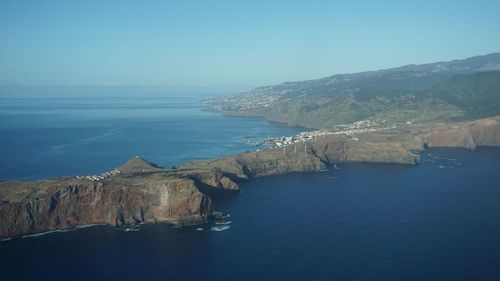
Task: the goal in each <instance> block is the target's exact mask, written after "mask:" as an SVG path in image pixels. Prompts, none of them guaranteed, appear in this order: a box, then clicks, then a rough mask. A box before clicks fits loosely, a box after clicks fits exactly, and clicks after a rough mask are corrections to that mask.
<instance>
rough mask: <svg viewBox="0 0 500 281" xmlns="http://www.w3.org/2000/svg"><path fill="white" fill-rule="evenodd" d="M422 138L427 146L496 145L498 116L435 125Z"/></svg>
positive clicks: (498, 140) (499, 125)
mask: <svg viewBox="0 0 500 281" xmlns="http://www.w3.org/2000/svg"><path fill="white" fill-rule="evenodd" d="M423 139H424V141H425V143H426V145H427V146H428V147H463V148H467V149H471V150H474V149H475V148H476V146H498V145H500V117H491V118H486V119H480V120H476V121H472V122H461V123H456V124H451V125H446V124H445V125H440V126H436V127H435V128H431V129H430V130H429V131H428V132H427V133H426V134H425V135H424V138H423Z"/></svg>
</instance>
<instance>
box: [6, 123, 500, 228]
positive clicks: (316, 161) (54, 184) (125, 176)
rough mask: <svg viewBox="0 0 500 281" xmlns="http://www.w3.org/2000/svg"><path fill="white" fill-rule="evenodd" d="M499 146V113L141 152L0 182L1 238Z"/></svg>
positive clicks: (140, 217) (199, 207) (164, 217)
mask: <svg viewBox="0 0 500 281" xmlns="http://www.w3.org/2000/svg"><path fill="white" fill-rule="evenodd" d="M483 145H488V146H498V145H500V117H492V118H487V119H481V120H476V121H472V122H461V123H453V124H446V123H442V124H432V125H427V126H408V127H404V128H396V129H388V130H383V131H378V132H371V133H364V134H359V135H357V136H356V138H353V137H347V136H342V135H327V136H324V137H320V138H318V139H316V140H310V141H306V142H304V143H298V144H293V145H289V146H287V147H286V148H280V149H270V150H265V151H257V152H248V153H242V154H237V155H234V156H231V157H226V158H221V159H215V160H203V161H195V162H192V163H187V164H184V165H180V166H179V167H177V168H175V169H164V168H161V167H159V166H157V165H155V164H153V163H151V162H148V161H147V160H144V159H141V158H139V157H135V158H133V159H131V160H129V161H128V162H126V163H125V164H123V165H121V166H120V167H118V168H116V169H115V170H114V172H113V173H107V174H104V176H99V177H97V176H89V177H80V178H70V177H65V178H55V179H47V180H39V181H30V182H18V181H13V182H2V183H0V238H6V237H13V236H20V235H26V234H34V233H40V232H45V231H50V230H54V229H59V228H67V227H72V226H76V225H84V224H111V225H118V226H119V225H127V224H136V223H142V222H168V223H174V224H179V225H187V224H198V223H203V222H206V221H207V219H209V217H210V216H211V215H212V212H213V205H212V199H211V198H212V196H214V195H216V194H217V193H219V192H222V191H228V190H229V191H233V190H238V185H237V182H238V181H245V180H249V179H251V178H253V177H260V176H269V175H276V174H284V173H290V172H307V171H321V170H324V169H326V168H327V167H328V165H331V164H335V163H341V162H370V163H397V164H408V165H414V164H416V163H418V162H419V161H420V157H419V155H418V151H421V150H423V149H425V147H442V146H447V147H464V148H468V149H474V148H475V147H476V146H483Z"/></svg>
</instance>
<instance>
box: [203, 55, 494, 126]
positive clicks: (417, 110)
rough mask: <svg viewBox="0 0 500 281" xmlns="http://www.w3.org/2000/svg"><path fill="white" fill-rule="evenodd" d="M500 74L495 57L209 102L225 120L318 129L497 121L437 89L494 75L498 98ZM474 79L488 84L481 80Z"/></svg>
mask: <svg viewBox="0 0 500 281" xmlns="http://www.w3.org/2000/svg"><path fill="white" fill-rule="evenodd" d="M499 70H500V53H492V54H488V55H483V56H476V57H470V58H466V59H462V60H453V61H447V62H436V63H428V64H422V65H405V66H400V67H395V68H389V69H382V70H375V71H366V72H360V73H352V74H336V75H332V76H327V77H323V78H319V79H314V80H304V81H296V82H285V83H282V84H278V85H273V86H264V87H258V88H255V89H254V90H251V91H248V92H243V93H238V94H232V95H227V96H222V97H216V98H212V99H209V100H205V101H204V102H205V103H207V104H211V105H213V107H212V109H211V110H213V111H217V112H222V113H224V114H225V115H230V116H260V117H265V118H267V119H268V120H271V121H277V122H282V123H286V124H288V125H296V126H302V127H308V128H316V129H331V128H334V127H335V126H337V125H341V124H346V123H347V124H349V123H352V122H356V121H360V120H363V119H367V118H373V119H376V120H378V121H379V122H380V121H383V120H385V121H387V122H390V123H405V122H408V121H411V120H415V121H417V122H420V123H425V122H435V121H452V120H467V119H472V118H468V117H474V118H475V117H478V116H480V117H487V116H493V115H497V114H500V109H498V108H497V107H495V109H494V110H491V109H489V111H491V112H490V113H491V114H489V115H481V114H479V113H480V111H481V110H482V108H481V107H476V109H475V112H470V110H466V109H465V108H463V107H462V105H460V106H459V105H457V104H454V103H450V102H449V100H448V101H447V100H446V99H443V98H442V97H441V96H440V95H439V93H436V86H438V85H447V84H446V82H448V81H452V82H453V81H455V80H456V79H457V77H458V78H461V79H464V80H466V81H468V80H470V79H469V77H464V76H463V75H473V74H475V73H484V72H490V73H493V74H492V75H495V76H496V77H494V78H492V79H490V80H491V81H490V82H489V83H490V84H494V86H495V88H494V89H495V90H496V93H498V92H499V91H498V90H500V85H496V83H494V82H495V80H500V76H499V72H498V71H499ZM474 78H478V79H484V77H481V75H476V76H475V77H474ZM454 79H455V80H454ZM469 83H473V81H472V82H469ZM458 84H459V83H458ZM451 86H452V85H450V87H451ZM486 86H487V85H486ZM464 87H465V88H467V85H464ZM441 88H442V86H441ZM445 90H446V89H445ZM479 92H480V93H481V92H482V90H481V89H479ZM496 93H495V94H496ZM472 94H474V93H472ZM495 98H496V97H495ZM497 99H498V98H497ZM490 100H491V99H490ZM483 106H486V107H487V106H489V104H486V103H484V104H483ZM429 112H431V113H432V114H431V115H429V114H428V113H429ZM438 113H439V114H438ZM469 115H470V116H469ZM460 118H462V119H460Z"/></svg>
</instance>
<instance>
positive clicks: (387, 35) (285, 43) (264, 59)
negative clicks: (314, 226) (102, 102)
mask: <svg viewBox="0 0 500 281" xmlns="http://www.w3.org/2000/svg"><path fill="white" fill-rule="evenodd" d="M499 11H500V1H481V0H474V1H460V0H455V1H445V0H443V1H439V0H433V1H426V0H420V1H383V0H380V1H356V0H352V1H333V0H331V1H314V0H307V1H292V0H290V1H272V0H267V1H259V0H253V1H236V0H233V1H218V0H207V1H201V0H200V1H192V0H182V1H181V0H179V1H168V0H166V1H154V0H144V1H139V0H136V1H126V0H116V1H111V0H99V1H93V0H82V1H76V0H75V1H66V0H65V1H51V0H44V1H39V0H35V1H24V0H14V1H11V0H0V85H30V86H36V85H70V86H71V85H154V86H158V85H160V86H173V87H239V88H252V87H257V86H262V85H271V84H277V83H281V82H285V81H296V80H307V79H315V78H321V77H325V76H330V75H333V74H338V73H353V72H359V71H366V70H377V69H382V68H388V67H395V66H400V65H405V64H413V63H414V64H419V63H429V62H436V61H445V60H452V59H460V58H466V57H470V56H475V55H482V54H488V53H493V52H500V16H498V13H499Z"/></svg>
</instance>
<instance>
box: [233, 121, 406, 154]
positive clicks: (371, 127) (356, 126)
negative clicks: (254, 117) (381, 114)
mask: <svg viewBox="0 0 500 281" xmlns="http://www.w3.org/2000/svg"><path fill="white" fill-rule="evenodd" d="M410 122H411V123H412V122H413V120H411V121H408V122H407V124H408V123H410ZM411 123H410V124H411ZM396 127H397V125H396V124H392V125H390V126H387V125H386V121H385V120H381V121H379V122H375V121H372V120H370V119H366V120H360V121H356V122H353V123H351V124H346V125H337V126H336V127H335V129H334V130H314V131H304V132H301V133H299V134H297V135H294V136H281V137H269V138H267V139H265V140H262V141H257V142H252V140H251V137H250V136H244V137H241V141H242V142H243V143H245V144H247V145H251V146H256V147H261V146H267V147H269V148H280V147H286V146H288V145H292V144H297V143H303V142H306V141H311V140H316V139H318V138H321V137H324V136H328V135H344V136H346V137H349V138H351V139H352V140H354V141H359V138H358V137H357V135H359V134H362V133H369V132H375V131H380V130H386V129H394V128H396Z"/></svg>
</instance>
